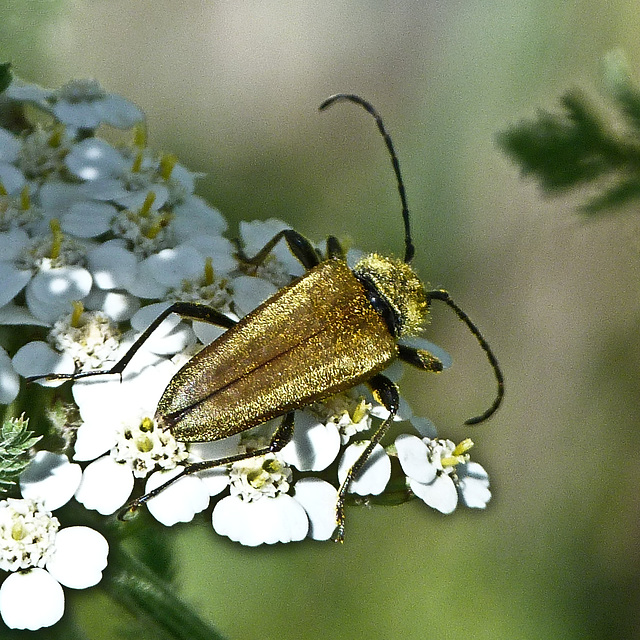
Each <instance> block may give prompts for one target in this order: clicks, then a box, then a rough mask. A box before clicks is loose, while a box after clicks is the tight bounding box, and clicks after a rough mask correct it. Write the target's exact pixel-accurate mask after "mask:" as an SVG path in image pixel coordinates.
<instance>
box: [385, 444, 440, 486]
mask: <svg viewBox="0 0 640 640" xmlns="http://www.w3.org/2000/svg"><path fill="white" fill-rule="evenodd" d="M395 444H396V449H397V451H398V460H399V461H400V466H401V467H402V470H403V471H404V472H405V474H406V475H407V476H408V477H410V478H413V479H414V480H416V481H417V482H422V483H425V484H428V483H430V482H433V480H434V478H435V477H436V471H437V467H436V465H433V464H431V463H430V462H429V458H428V457H427V456H428V453H429V449H428V447H427V445H426V444H425V443H424V442H423V441H422V440H421V439H420V438H418V437H416V436H412V435H411V434H408V433H402V434H400V435H399V436H398V437H397V438H396V442H395Z"/></svg>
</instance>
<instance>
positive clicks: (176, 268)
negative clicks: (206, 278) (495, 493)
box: [140, 245, 205, 287]
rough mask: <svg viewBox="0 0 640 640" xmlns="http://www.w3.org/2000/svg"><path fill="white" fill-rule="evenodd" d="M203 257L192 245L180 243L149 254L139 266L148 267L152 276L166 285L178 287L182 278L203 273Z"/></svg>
mask: <svg viewBox="0 0 640 640" xmlns="http://www.w3.org/2000/svg"><path fill="white" fill-rule="evenodd" d="M204 262H205V261H204V257H203V256H202V255H201V254H200V252H199V251H197V250H196V249H195V248H193V247H189V246H186V245H182V246H180V247H176V248H175V249H163V250H162V251H159V252H158V253H155V254H153V255H152V256H149V257H148V258H147V259H146V260H144V261H143V262H142V263H141V265H140V267H141V268H142V269H150V270H151V271H152V272H153V275H154V278H155V279H156V280H157V281H158V282H159V283H160V284H163V285H165V286H166V287H178V286H180V285H181V284H182V281H183V280H191V279H193V278H196V277H198V276H201V275H202V274H204Z"/></svg>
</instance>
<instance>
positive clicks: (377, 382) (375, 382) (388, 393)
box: [333, 374, 400, 542]
mask: <svg viewBox="0 0 640 640" xmlns="http://www.w3.org/2000/svg"><path fill="white" fill-rule="evenodd" d="M367 384H368V385H369V386H370V387H371V390H372V391H373V394H374V396H375V397H376V399H377V400H379V401H380V403H381V404H382V405H383V406H384V407H385V409H387V411H389V415H388V416H387V418H386V419H385V420H384V422H383V423H382V424H381V425H380V426H379V427H378V430H377V431H376V432H375V433H374V434H373V436H372V437H371V441H370V442H369V444H368V445H367V446H366V448H365V450H364V451H363V452H362V453H361V454H360V457H359V458H358V459H357V460H356V461H355V462H354V463H353V465H352V467H351V468H350V469H349V471H348V472H347V476H346V478H345V479H344V480H343V481H342V485H340V489H339V491H338V502H337V504H336V531H335V533H334V535H333V539H334V540H335V541H336V542H344V523H345V517H344V501H345V498H346V495H347V493H348V491H349V486H350V485H351V482H352V481H353V480H354V478H356V477H357V476H358V473H360V471H361V470H362V468H363V467H364V465H365V464H366V462H367V460H368V459H369V456H371V454H372V452H373V450H374V448H375V446H376V445H377V444H378V443H379V442H380V440H382V438H383V436H384V434H385V433H386V432H387V429H388V428H389V425H390V424H391V423H392V422H393V419H394V418H395V417H396V414H397V413H398V407H399V406H400V394H399V392H398V387H397V386H396V385H395V384H394V383H393V382H391V380H389V379H388V378H386V377H385V376H383V375H380V374H378V375H376V376H374V377H373V378H371V380H369V382H368V383H367Z"/></svg>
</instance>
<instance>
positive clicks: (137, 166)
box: [131, 151, 142, 173]
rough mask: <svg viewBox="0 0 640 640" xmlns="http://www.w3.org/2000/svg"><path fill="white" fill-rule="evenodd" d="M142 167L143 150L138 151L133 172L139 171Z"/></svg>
mask: <svg viewBox="0 0 640 640" xmlns="http://www.w3.org/2000/svg"><path fill="white" fill-rule="evenodd" d="M140 167H142V151H138V153H137V154H136V157H135V160H134V161H133V164H132V165H131V173H139V172H140Z"/></svg>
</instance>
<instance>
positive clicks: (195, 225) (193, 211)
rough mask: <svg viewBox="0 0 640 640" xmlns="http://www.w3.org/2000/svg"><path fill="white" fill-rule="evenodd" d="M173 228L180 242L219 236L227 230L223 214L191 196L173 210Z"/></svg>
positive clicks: (196, 197) (200, 199)
mask: <svg viewBox="0 0 640 640" xmlns="http://www.w3.org/2000/svg"><path fill="white" fill-rule="evenodd" d="M173 214H174V216H175V218H174V219H173V222H172V226H173V229H174V232H175V234H176V236H177V237H178V238H179V239H180V240H189V239H190V238H194V237H196V236H200V235H219V234H221V233H223V232H224V231H225V230H226V228H227V221H226V220H225V219H224V217H223V216H222V214H221V213H220V212H219V211H218V210H217V209H214V208H213V207H211V206H210V205H209V204H208V203H207V202H205V201H204V200H203V199H202V198H199V197H198V196H193V195H192V196H189V197H188V198H186V199H185V201H184V202H183V203H181V204H178V205H176V206H175V207H174V208H173Z"/></svg>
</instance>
